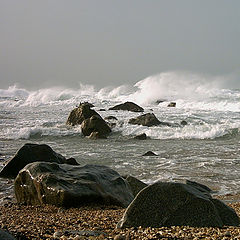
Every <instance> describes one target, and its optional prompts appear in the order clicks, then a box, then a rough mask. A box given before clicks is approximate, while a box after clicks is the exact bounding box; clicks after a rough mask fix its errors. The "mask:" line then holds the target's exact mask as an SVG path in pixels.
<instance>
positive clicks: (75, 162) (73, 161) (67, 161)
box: [66, 158, 79, 165]
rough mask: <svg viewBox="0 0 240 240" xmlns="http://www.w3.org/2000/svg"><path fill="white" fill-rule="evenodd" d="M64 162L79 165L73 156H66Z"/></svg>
mask: <svg viewBox="0 0 240 240" xmlns="http://www.w3.org/2000/svg"><path fill="white" fill-rule="evenodd" d="M66 164H70V165H79V163H78V162H77V161H76V159H75V158H68V159H66Z"/></svg>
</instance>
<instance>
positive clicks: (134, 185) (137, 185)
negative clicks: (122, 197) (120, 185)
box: [126, 176, 148, 197]
mask: <svg viewBox="0 0 240 240" xmlns="http://www.w3.org/2000/svg"><path fill="white" fill-rule="evenodd" d="M126 180H127V182H128V184H129V185H130V188H131V190H132V193H133V196H134V197H135V196H136V195H137V194H138V193H139V192H140V191H141V190H142V189H143V188H145V187H147V186H148V185H147V184H146V183H144V182H142V181H140V180H138V179H137V178H135V177H133V176H127V177H126Z"/></svg>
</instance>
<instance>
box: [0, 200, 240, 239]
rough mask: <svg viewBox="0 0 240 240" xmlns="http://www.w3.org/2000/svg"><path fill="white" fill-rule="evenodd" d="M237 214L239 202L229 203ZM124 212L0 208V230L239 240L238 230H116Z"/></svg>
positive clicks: (51, 235)
mask: <svg viewBox="0 0 240 240" xmlns="http://www.w3.org/2000/svg"><path fill="white" fill-rule="evenodd" d="M229 205H230V206H231V207H232V208H234V209H235V211H236V212H237V214H238V215H240V202H235V203H232V204H229ZM124 211H125V209H123V208H120V207H116V206H107V207H105V206H102V207H99V206H91V207H90V206H88V207H81V208H70V209H64V208H58V207H55V206H51V205H45V206H25V205H21V204H16V203H8V204H5V205H4V206H0V228H1V229H4V230H7V231H9V232H11V233H12V234H14V235H15V236H18V239H62V240H63V239H74V240H79V239H81V240H82V239H96V240H97V239H115V240H129V239H141V240H143V239H156V240H157V239H163V240H164V239H166V240H178V239H181V240H187V239H189V240H190V239H194V240H197V239H206V240H207V239H209V240H210V239H219V240H220V239H221V240H222V239H223V240H224V239H225V240H226V239H234V240H237V239H240V227H227V226H226V227H222V228H212V227H208V228H204V227H202V228H195V227H187V226H176V227H175V226H174V227H161V228H142V227H137V228H126V229H116V224H117V223H118V221H119V220H120V219H121V217H122V216H123V213H124Z"/></svg>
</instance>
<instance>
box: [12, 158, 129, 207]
mask: <svg viewBox="0 0 240 240" xmlns="http://www.w3.org/2000/svg"><path fill="white" fill-rule="evenodd" d="M14 189H15V195H16V199H17V202H19V203H24V204H27V205H42V204H52V205H56V206H61V207H78V206H82V205H90V204H104V205H118V206H122V207H127V206H128V205H129V204H130V202H131V201H132V200H133V194H132V191H131V189H130V187H129V185H128V183H127V181H126V180H124V179H123V178H122V177H121V176H120V175H119V174H118V173H117V172H116V171H114V170H112V169H110V168H109V167H106V166H101V165H85V166H71V165H67V164H56V163H46V162H36V163H31V164H28V165H27V166H26V167H25V168H24V169H22V170H21V171H20V172H19V174H18V176H17V177H16V179H15V182H14Z"/></svg>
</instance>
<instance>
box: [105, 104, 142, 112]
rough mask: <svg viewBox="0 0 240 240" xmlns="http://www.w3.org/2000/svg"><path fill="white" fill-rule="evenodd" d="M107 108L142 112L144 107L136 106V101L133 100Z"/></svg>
mask: <svg viewBox="0 0 240 240" xmlns="http://www.w3.org/2000/svg"><path fill="white" fill-rule="evenodd" d="M109 110H124V111H131V112H143V111H144V109H143V108H142V107H140V106H138V105H137V104H136V103H133V102H125V103H122V104H118V105H116V106H114V107H112V108H109Z"/></svg>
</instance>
